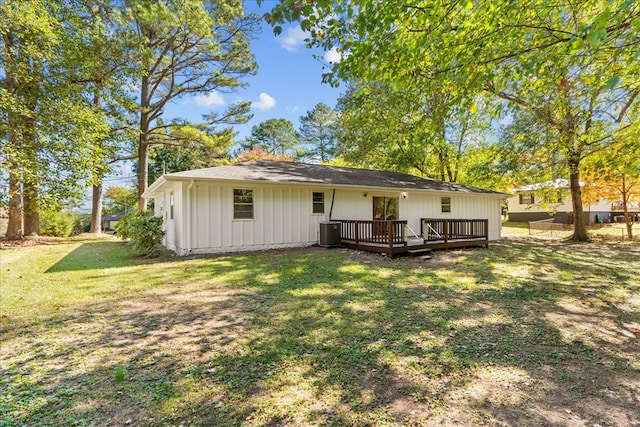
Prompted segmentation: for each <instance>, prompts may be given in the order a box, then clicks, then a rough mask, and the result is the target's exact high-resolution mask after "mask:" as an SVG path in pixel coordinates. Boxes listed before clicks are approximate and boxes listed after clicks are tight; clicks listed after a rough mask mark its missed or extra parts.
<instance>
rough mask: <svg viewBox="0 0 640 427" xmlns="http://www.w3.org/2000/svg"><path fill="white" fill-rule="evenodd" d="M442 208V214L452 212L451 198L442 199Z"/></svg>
mask: <svg viewBox="0 0 640 427" xmlns="http://www.w3.org/2000/svg"><path fill="white" fill-rule="evenodd" d="M440 208H441V212H442V213H448V212H451V197H440Z"/></svg>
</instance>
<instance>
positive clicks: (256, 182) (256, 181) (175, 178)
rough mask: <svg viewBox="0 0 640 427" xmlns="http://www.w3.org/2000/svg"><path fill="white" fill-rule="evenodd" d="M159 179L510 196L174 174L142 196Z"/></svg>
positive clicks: (494, 193) (476, 194) (492, 194)
mask: <svg viewBox="0 0 640 427" xmlns="http://www.w3.org/2000/svg"><path fill="white" fill-rule="evenodd" d="M160 179H164V181H163V183H162V184H164V183H165V182H168V181H174V182H191V181H205V182H216V181H222V182H237V183H251V184H272V185H296V186H306V187H314V186H315V187H326V188H344V189H355V190H357V189H361V188H366V189H369V190H380V191H390V190H394V191H419V192H427V193H439V194H452V195H473V196H490V197H498V198H506V197H510V196H511V194H508V193H500V192H489V191H487V192H480V191H478V192H475V191H455V190H437V189H432V188H414V187H381V186H376V185H353V184H333V183H326V182H290V181H269V180H266V179H239V178H222V177H202V176H200V177H198V176H193V175H192V176H184V175H182V176H176V175H163V176H162V177H161V178H159V179H158V180H157V181H156V182H154V183H153V184H152V185H151V186H150V187H149V188H148V189H147V190H146V191H145V193H144V194H143V197H151V195H149V196H145V195H146V194H147V193H149V194H151V193H152V192H153V191H157V189H158V187H160V186H161V184H160V185H157V186H156V184H157V183H158V181H159V180H160Z"/></svg>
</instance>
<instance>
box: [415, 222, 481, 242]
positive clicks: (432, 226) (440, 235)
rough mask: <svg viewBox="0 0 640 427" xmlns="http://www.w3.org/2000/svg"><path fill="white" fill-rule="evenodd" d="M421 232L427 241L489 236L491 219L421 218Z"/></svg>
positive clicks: (448, 240) (447, 240)
mask: <svg viewBox="0 0 640 427" xmlns="http://www.w3.org/2000/svg"><path fill="white" fill-rule="evenodd" d="M420 233H421V234H422V236H423V237H424V240H425V242H432V241H444V242H445V243H447V242H450V241H455V240H470V239H485V240H488V238H489V221H488V220H486V219H432V218H422V219H421V220H420Z"/></svg>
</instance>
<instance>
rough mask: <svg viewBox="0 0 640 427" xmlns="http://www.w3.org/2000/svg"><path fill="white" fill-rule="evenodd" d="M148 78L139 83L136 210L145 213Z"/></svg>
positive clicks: (143, 77) (147, 160) (147, 179)
mask: <svg viewBox="0 0 640 427" xmlns="http://www.w3.org/2000/svg"><path fill="white" fill-rule="evenodd" d="M150 104H151V100H150V99H149V77H148V76H147V75H143V76H142V79H141V82H140V136H139V140H138V208H140V210H141V211H143V212H146V210H147V201H146V199H145V198H144V197H142V193H144V191H145V190H146V189H147V185H149V184H148V181H149V126H150V123H149V106H150Z"/></svg>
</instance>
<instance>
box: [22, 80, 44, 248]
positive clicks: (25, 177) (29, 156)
mask: <svg viewBox="0 0 640 427" xmlns="http://www.w3.org/2000/svg"><path fill="white" fill-rule="evenodd" d="M37 91H38V88H37V86H36V85H35V84H31V85H29V86H28V87H27V88H26V96H28V99H29V102H28V104H29V111H30V112H31V113H32V114H31V116H29V117H25V116H23V117H22V123H21V124H22V126H23V128H22V147H23V151H24V156H25V158H24V170H23V173H22V201H23V203H24V234H25V235H26V236H29V235H32V234H40V203H39V192H38V172H37V171H38V135H37V133H36V126H37V120H36V119H35V117H36V107H37V101H36V99H37Z"/></svg>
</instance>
